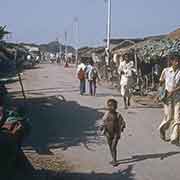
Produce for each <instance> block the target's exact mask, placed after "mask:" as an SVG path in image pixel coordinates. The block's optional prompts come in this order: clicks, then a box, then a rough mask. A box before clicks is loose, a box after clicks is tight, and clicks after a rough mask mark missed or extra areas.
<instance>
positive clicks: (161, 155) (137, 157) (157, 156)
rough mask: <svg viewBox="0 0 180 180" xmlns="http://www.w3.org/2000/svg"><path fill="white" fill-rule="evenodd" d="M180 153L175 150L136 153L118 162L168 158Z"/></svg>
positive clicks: (125, 162) (126, 162)
mask: <svg viewBox="0 0 180 180" xmlns="http://www.w3.org/2000/svg"><path fill="white" fill-rule="evenodd" d="M177 154H180V151H175V152H168V153H159V154H146V155H135V156H132V157H131V158H128V159H121V160H119V161H118V164H128V163H134V162H139V161H144V160H148V159H160V160H164V159H165V158H168V157H170V156H174V155H177Z"/></svg>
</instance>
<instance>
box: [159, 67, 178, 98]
mask: <svg viewBox="0 0 180 180" xmlns="http://www.w3.org/2000/svg"><path fill="white" fill-rule="evenodd" d="M160 81H165V89H166V90H167V91H168V92H171V91H173V90H174V89H175V88H177V87H178V86H180V70H179V69H178V70H176V72H175V71H174V70H173V68H172V67H168V68H165V69H164V70H163V72H162V74H161V77H160ZM174 98H175V100H176V101H180V92H177V93H176V95H175V96H174Z"/></svg>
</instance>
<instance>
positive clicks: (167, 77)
mask: <svg viewBox="0 0 180 180" xmlns="http://www.w3.org/2000/svg"><path fill="white" fill-rule="evenodd" d="M170 58H171V67H168V68H165V69H164V70H163V72H162V74H161V77H160V86H161V87H162V86H163V85H164V87H165V92H166V93H165V94H166V98H165V100H164V119H163V121H162V123H161V124H160V127H159V130H160V137H161V139H163V140H164V141H168V140H167V139H166V130H168V129H169V128H170V130H171V132H170V141H171V143H172V144H179V136H180V56H179V55H178V54H176V53H174V54H172V55H171V57H170Z"/></svg>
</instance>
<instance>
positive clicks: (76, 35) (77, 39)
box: [74, 17, 79, 65]
mask: <svg viewBox="0 0 180 180" xmlns="http://www.w3.org/2000/svg"><path fill="white" fill-rule="evenodd" d="M74 22H75V37H76V38H75V44H76V65H78V43H79V20H78V18H77V17H75V18H74Z"/></svg>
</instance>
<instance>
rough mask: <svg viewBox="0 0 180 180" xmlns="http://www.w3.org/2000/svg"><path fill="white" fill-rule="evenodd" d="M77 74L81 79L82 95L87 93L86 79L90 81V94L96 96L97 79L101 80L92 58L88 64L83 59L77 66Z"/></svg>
mask: <svg viewBox="0 0 180 180" xmlns="http://www.w3.org/2000/svg"><path fill="white" fill-rule="evenodd" d="M76 76H77V78H78V79H79V81H80V95H84V94H85V93H86V81H88V83H89V94H90V95H91V96H96V88H97V81H99V80H100V77H99V74H98V70H97V68H96V67H95V65H94V62H93V61H92V60H91V61H90V62H89V63H88V64H86V63H85V61H83V60H81V63H80V64H79V65H78V67H77V72H76Z"/></svg>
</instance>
